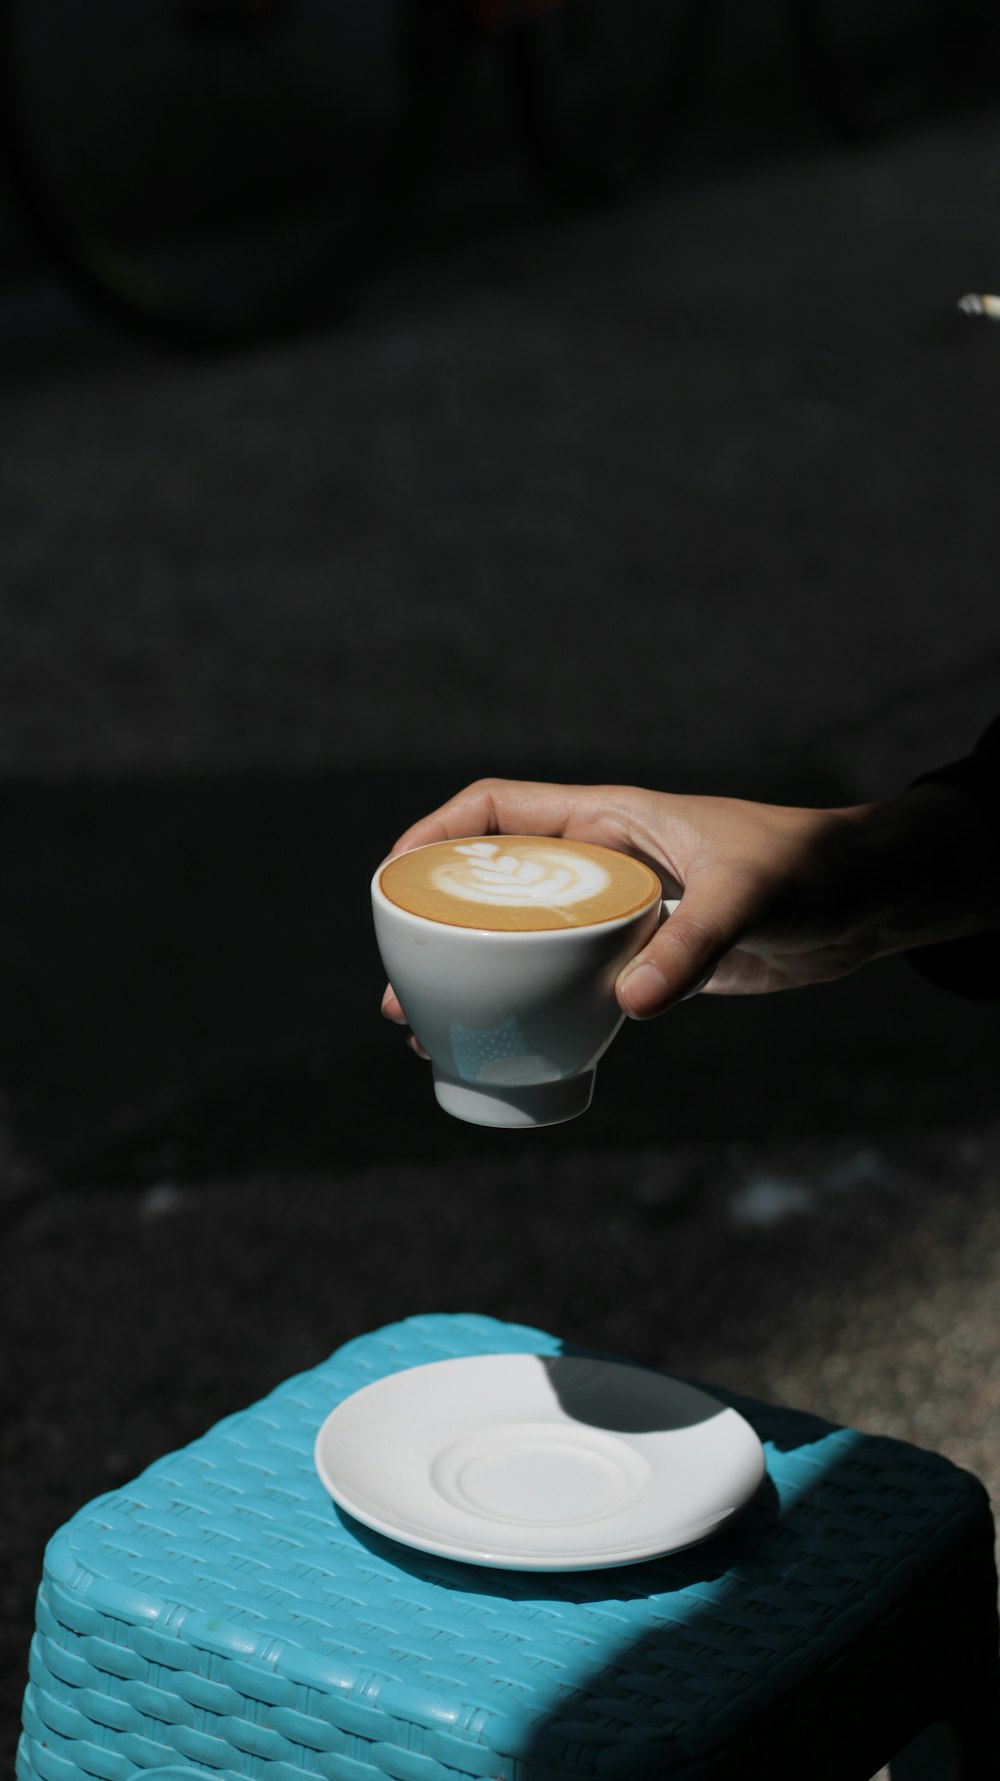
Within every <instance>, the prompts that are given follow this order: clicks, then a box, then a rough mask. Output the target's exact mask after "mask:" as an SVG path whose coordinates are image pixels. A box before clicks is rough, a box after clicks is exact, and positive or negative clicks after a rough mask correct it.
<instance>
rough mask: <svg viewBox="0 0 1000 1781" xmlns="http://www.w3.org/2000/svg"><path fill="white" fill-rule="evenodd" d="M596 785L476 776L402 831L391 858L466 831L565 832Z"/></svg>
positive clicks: (491, 832) (453, 837) (509, 832)
mask: <svg viewBox="0 0 1000 1781" xmlns="http://www.w3.org/2000/svg"><path fill="white" fill-rule="evenodd" d="M591 790H592V788H590V787H575V786H566V785H547V784H543V783H540V782H539V783H536V782H535V781H532V780H520V779H477V780H476V781H475V782H474V784H472V785H467V786H466V787H465V789H464V790H463V791H460V792H458V793H457V794H456V796H455V797H454V798H449V799H448V802H447V803H446V804H442V805H440V807H439V808H438V809H437V810H432V811H431V812H430V814H429V815H428V816H424V817H421V819H420V821H419V822H415V823H413V824H412V826H411V827H410V828H408V829H407V830H406V831H405V833H404V834H402V835H400V837H399V840H398V841H397V842H396V843H395V845H394V847H393V849H392V855H390V858H391V857H392V856H393V855H395V854H397V853H408V852H409V851H410V849H411V848H413V847H427V846H429V845H430V843H431V842H432V841H452V840H457V839H458V838H459V837H461V836H463V835H562V834H563V833H564V832H565V830H566V825H567V823H569V822H570V821H571V819H572V818H573V817H574V816H576V815H578V814H579V811H580V807H581V804H583V803H586V801H587V798H586V794H587V793H589V792H591Z"/></svg>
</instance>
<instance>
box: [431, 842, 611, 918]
mask: <svg viewBox="0 0 1000 1781" xmlns="http://www.w3.org/2000/svg"><path fill="white" fill-rule="evenodd" d="M454 852H455V855H456V856H457V857H456V858H454V859H448V860H445V862H444V863H443V865H440V866H438V867H437V868H436V869H435V870H434V871H433V872H432V873H431V882H432V883H433V884H436V885H437V887H438V889H439V890H442V891H446V892H447V894H448V895H449V896H452V897H459V898H462V899H463V900H464V901H465V902H472V903H494V904H496V903H503V904H505V905H510V904H522V905H523V904H528V905H529V906H530V905H532V904H534V905H536V906H537V905H538V904H544V905H545V906H546V907H547V908H550V909H563V908H565V907H566V905H567V904H568V903H578V902H579V901H580V899H581V898H582V897H596V896H599V895H600V893H601V891H603V890H606V889H607V886H608V883H609V876H608V873H607V872H606V871H605V869H604V867H603V866H601V865H599V864H598V862H597V861H596V860H594V859H588V858H587V857H586V856H585V855H583V854H582V853H571V852H570V851H569V850H568V849H567V848H563V849H562V851H561V852H558V853H557V852H556V851H555V849H554V848H550V847H546V846H545V844H544V842H539V843H538V844H537V845H536V846H533V847H530V846H528V845H526V843H524V842H521V843H520V846H519V850H518V851H517V852H510V851H508V849H507V848H506V846H505V845H501V844H500V843H499V842H497V841H460V842H458V843H457V845H456V847H455V849H454Z"/></svg>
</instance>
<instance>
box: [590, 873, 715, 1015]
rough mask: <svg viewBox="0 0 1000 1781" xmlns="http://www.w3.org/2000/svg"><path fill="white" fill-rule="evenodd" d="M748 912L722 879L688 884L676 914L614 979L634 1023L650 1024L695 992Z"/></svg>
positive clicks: (706, 979) (709, 974)
mask: <svg viewBox="0 0 1000 1781" xmlns="http://www.w3.org/2000/svg"><path fill="white" fill-rule="evenodd" d="M746 918H747V911H746V908H745V906H744V900H743V899H742V898H741V897H739V895H738V894H734V893H733V891H732V887H731V886H729V885H728V884H727V882H726V881H725V880H722V881H720V880H719V879H718V878H716V877H715V875H714V874H713V875H712V876H711V878H710V877H709V876H708V875H707V874H706V876H705V879H704V880H703V881H696V882H695V884H694V885H693V886H692V885H689V886H688V888H687V890H686V891H685V893H684V896H683V897H682V898H681V901H680V903H679V904H678V906H677V912H676V914H674V915H672V916H671V917H670V919H669V921H666V922H664V923H663V925H662V927H660V928H658V929H657V932H656V933H655V934H654V936H653V938H652V940H651V941H650V942H649V945H648V946H646V947H644V949H643V951H642V952H640V953H638V954H637V955H636V957H635V958H634V959H632V960H631V961H630V962H629V964H627V965H626V966H625V969H624V971H622V973H621V975H620V976H619V978H618V982H617V984H616V986H615V987H616V991H617V995H618V1001H619V1004H620V1006H621V1007H622V1008H623V1009H624V1011H625V1013H626V1014H628V1015H629V1016H630V1017H631V1018H632V1019H633V1020H652V1019H653V1018H654V1016H656V1015H658V1014H663V1013H665V1012H666V1010H667V1009H668V1008H673V1007H676V1005H677V1003H678V1002H683V1001H685V1000H686V999H687V997H688V996H694V995H697V994H698V991H699V990H701V989H703V988H704V987H705V985H706V984H707V983H708V981H709V979H710V978H711V976H712V974H713V972H714V971H715V970H716V968H717V966H718V965H720V964H721V962H722V960H723V959H724V958H725V957H726V954H727V953H728V952H729V951H730V950H731V949H732V948H733V947H734V946H735V945H736V944H737V942H738V940H739V938H740V935H741V933H742V931H743V929H744V926H745V923H746Z"/></svg>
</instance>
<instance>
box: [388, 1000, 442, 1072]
mask: <svg viewBox="0 0 1000 1781" xmlns="http://www.w3.org/2000/svg"><path fill="white" fill-rule="evenodd" d="M382 1013H383V1015H384V1016H385V1019H386V1020H391V1021H392V1022H393V1023H394V1025H395V1026H398V1027H405V1026H406V1015H405V1014H404V1013H403V1009H402V1005H401V1003H400V1000H399V997H398V996H397V994H396V992H395V990H394V989H393V987H392V984H391V983H387V984H386V986H385V994H384V996H383V997H382ZM406 1043H407V1045H408V1046H409V1048H410V1050H411V1051H412V1052H415V1053H416V1055H417V1057H422V1058H424V1059H426V1060H428V1061H429V1056H430V1054H429V1053H428V1052H426V1051H425V1050H424V1048H423V1046H422V1045H421V1043H420V1040H419V1039H418V1038H417V1035H416V1033H410V1032H409V1031H408V1032H407V1039H406Z"/></svg>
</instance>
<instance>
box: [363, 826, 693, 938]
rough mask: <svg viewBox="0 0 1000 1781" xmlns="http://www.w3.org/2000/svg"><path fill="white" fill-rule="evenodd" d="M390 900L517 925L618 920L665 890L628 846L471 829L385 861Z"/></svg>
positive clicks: (428, 911)
mask: <svg viewBox="0 0 1000 1781" xmlns="http://www.w3.org/2000/svg"><path fill="white" fill-rule="evenodd" d="M380 883H381V887H382V890H383V892H384V894H385V895H386V896H387V897H388V899H389V901H390V902H392V903H396V904H397V905H398V906H399V907H400V908H403V909H408V910H409V911H410V912H411V913H412V914H414V915H421V916H424V917H426V918H427V919H428V920H430V921H440V922H445V923H447V924H449V925H451V926H457V927H477V928H493V929H503V930H515V931H530V930H532V929H546V930H550V929H557V928H570V927H581V926H585V925H587V924H589V923H591V922H601V921H613V920H615V919H616V918H617V917H620V916H624V915H629V914H631V913H633V911H635V910H638V909H642V908H644V907H645V906H646V905H647V904H648V903H650V902H652V901H653V900H654V898H655V897H657V896H659V894H660V885H659V881H658V879H657V878H656V875H655V873H653V872H651V871H650V869H649V867H648V866H644V865H642V864H641V862H640V861H638V860H634V859H632V858H631V856H630V855H628V854H621V853H616V852H614V851H613V850H612V849H611V848H606V847H597V846H593V845H592V844H591V843H589V842H582V841H581V842H576V841H573V842H570V841H563V840H559V839H556V838H550V837H546V836H509V835H504V836H502V837H491V836H482V837H472V838H470V839H467V840H458V841H446V842H435V843H433V844H432V845H431V846H430V847H421V848H417V849H415V850H414V851H413V852H412V853H408V854H400V855H397V857H396V858H395V859H394V860H390V862H389V864H388V865H387V866H386V867H385V868H384V869H383V871H382V874H381V879H380Z"/></svg>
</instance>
